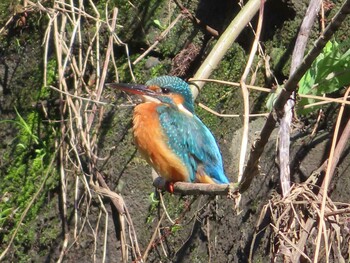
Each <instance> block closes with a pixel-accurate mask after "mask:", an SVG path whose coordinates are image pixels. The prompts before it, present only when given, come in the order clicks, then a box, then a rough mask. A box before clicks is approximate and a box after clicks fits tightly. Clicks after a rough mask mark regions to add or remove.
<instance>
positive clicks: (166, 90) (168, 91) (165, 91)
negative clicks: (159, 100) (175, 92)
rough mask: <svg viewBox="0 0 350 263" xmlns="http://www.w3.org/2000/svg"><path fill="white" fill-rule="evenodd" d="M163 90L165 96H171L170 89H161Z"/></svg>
mask: <svg viewBox="0 0 350 263" xmlns="http://www.w3.org/2000/svg"><path fill="white" fill-rule="evenodd" d="M161 89H162V92H163V94H169V93H170V89H168V88H161Z"/></svg>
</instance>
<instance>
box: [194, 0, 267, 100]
mask: <svg viewBox="0 0 350 263" xmlns="http://www.w3.org/2000/svg"><path fill="white" fill-rule="evenodd" d="M260 1H261V0H250V1H249V2H248V3H247V4H246V5H245V6H244V7H243V8H242V10H241V11H240V12H239V13H238V15H237V16H236V17H235V18H234V19H233V20H232V22H231V24H230V25H229V26H228V27H227V29H226V30H225V32H224V33H223V34H222V35H221V36H220V38H219V39H218V41H217V42H216V44H215V46H214V47H213V49H212V50H211V52H210V53H209V55H208V56H207V58H206V59H205V60H204V62H203V63H202V65H201V66H200V68H199V69H198V70H197V72H196V74H195V75H194V76H193V78H194V79H207V78H209V76H210V74H211V73H212V72H213V71H214V69H215V68H216V67H217V66H218V64H219V63H220V61H221V60H222V58H223V57H224V55H225V54H226V53H227V51H228V49H229V48H230V47H231V46H232V44H233V42H234V41H235V40H236V38H237V37H238V35H239V34H240V33H241V32H242V30H243V29H244V28H245V27H246V25H247V24H248V23H249V22H250V20H251V19H252V18H253V17H254V15H255V14H256V13H257V12H258V11H259V7H260ZM193 83H194V84H192V85H190V87H191V90H192V94H193V98H196V97H197V96H198V93H199V90H200V89H202V87H203V86H204V83H205V82H203V81H193Z"/></svg>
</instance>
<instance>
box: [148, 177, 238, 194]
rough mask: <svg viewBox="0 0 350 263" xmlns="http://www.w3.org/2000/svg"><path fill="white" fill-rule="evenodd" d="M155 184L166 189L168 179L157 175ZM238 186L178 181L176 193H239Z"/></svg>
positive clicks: (175, 186)
mask: <svg viewBox="0 0 350 263" xmlns="http://www.w3.org/2000/svg"><path fill="white" fill-rule="evenodd" d="M153 185H154V186H155V187H157V188H158V189H160V190H166V181H165V180H164V179H163V178H161V177H157V178H156V179H155V180H154V181H153ZM237 190H238V189H237V187H236V186H235V185H233V184H202V183H186V182H176V183H175V184H174V194H181V195H226V196H228V195H232V194H233V195H234V194H236V193H237Z"/></svg>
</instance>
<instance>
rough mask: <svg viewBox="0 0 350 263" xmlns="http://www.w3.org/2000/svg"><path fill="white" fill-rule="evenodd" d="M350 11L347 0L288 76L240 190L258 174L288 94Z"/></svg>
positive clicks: (252, 149) (262, 132)
mask: <svg viewBox="0 0 350 263" xmlns="http://www.w3.org/2000/svg"><path fill="white" fill-rule="evenodd" d="M349 13H350V0H347V1H346V2H345V3H344V4H343V5H342V7H341V8H340V10H339V11H338V13H337V14H336V15H335V16H334V18H333V19H332V22H331V23H330V24H329V25H328V26H327V28H326V29H325V31H324V33H323V34H322V35H321V36H320V37H319V38H318V39H317V41H316V42H315V44H314V48H313V49H311V50H310V52H309V53H308V54H307V55H306V57H305V58H304V60H303V62H302V63H301V65H300V66H299V67H298V68H297V69H296V71H295V72H294V73H293V75H291V76H290V78H289V79H288V81H287V82H286V84H285V85H284V89H283V90H282V92H281V93H280V95H279V96H278V98H277V100H276V102H275V105H274V110H273V111H272V112H271V113H270V115H269V116H268V117H267V120H266V122H265V125H264V127H263V129H262V131H261V133H260V138H258V139H257V140H256V141H255V142H254V144H253V146H252V148H251V152H250V156H249V159H248V162H247V166H246V169H245V170H244V173H243V178H242V181H241V183H240V192H241V193H242V192H244V191H245V190H247V189H248V187H249V186H250V183H251V181H252V179H253V178H254V176H255V175H257V174H258V172H259V170H258V162H259V159H260V156H261V154H262V152H263V150H264V147H265V145H266V143H267V141H268V139H269V137H270V135H271V133H272V131H273V129H274V128H275V125H276V122H277V117H279V118H281V117H282V116H283V115H284V104H285V103H286V101H287V100H288V99H289V97H290V95H291V94H292V92H293V91H295V89H296V87H297V84H298V82H299V81H300V79H301V78H302V76H303V75H304V74H305V72H306V71H307V69H308V68H310V66H311V64H312V62H313V61H314V60H315V59H316V57H317V56H318V55H319V54H320V53H321V52H322V49H323V47H324V46H325V45H326V43H327V42H328V41H329V40H330V38H331V37H332V36H333V34H334V33H335V31H337V30H338V28H339V27H340V25H341V23H342V22H343V21H344V19H345V18H346V16H347V15H348V14H349Z"/></svg>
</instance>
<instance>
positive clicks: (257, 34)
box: [237, 0, 265, 202]
mask: <svg viewBox="0 0 350 263" xmlns="http://www.w3.org/2000/svg"><path fill="white" fill-rule="evenodd" d="M264 2H265V1H264V0H261V3H260V10H259V20H258V25H257V29H256V32H255V38H254V42H253V46H252V49H251V51H250V54H249V58H248V62H247V64H246V67H245V69H244V72H243V74H242V77H241V80H240V84H241V90H242V97H243V104H244V117H243V134H242V141H241V150H240V156H239V166H238V179H237V181H238V182H240V181H241V178H242V175H243V170H244V164H245V158H246V153H247V148H248V133H249V92H248V88H247V86H246V80H247V77H248V74H249V72H250V70H251V67H252V64H253V60H254V57H255V54H256V51H257V49H258V44H259V39H260V33H261V29H262V23H263V14H264ZM238 202H239V201H238Z"/></svg>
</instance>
